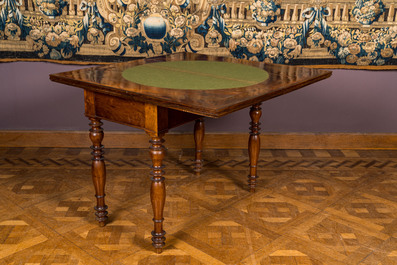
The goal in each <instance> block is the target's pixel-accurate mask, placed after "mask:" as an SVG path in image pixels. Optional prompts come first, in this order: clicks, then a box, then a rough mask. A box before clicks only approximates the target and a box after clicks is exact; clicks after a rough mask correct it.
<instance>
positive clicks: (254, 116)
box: [248, 103, 262, 192]
mask: <svg viewBox="0 0 397 265" xmlns="http://www.w3.org/2000/svg"><path fill="white" fill-rule="evenodd" d="M260 105H261V103H259V104H255V105H253V106H252V107H251V109H250V117H251V122H250V125H251V127H250V130H251V131H250V137H249V141H248V154H249V160H250V173H249V175H248V186H249V189H250V192H255V187H256V179H257V178H258V176H257V164H258V158H259V150H260V145H261V140H260V136H259V134H260V133H259V131H260V129H261V128H259V125H260V122H259V119H260V117H261V115H262V109H261V107H260Z"/></svg>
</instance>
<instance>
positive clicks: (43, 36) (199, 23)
mask: <svg viewBox="0 0 397 265" xmlns="http://www.w3.org/2000/svg"><path fill="white" fill-rule="evenodd" d="M180 51H184V52H185V51H187V52H198V53H205V54H213V55H222V56H234V57H236V58H242V59H248V60H255V61H265V62H268V63H280V64H291V65H313V66H314V65H315V66H317V67H318V66H321V67H327V68H357V69H397V0H387V1H386V0H353V1H351V0H345V1H335V0H330V1H321V0H314V1H307V0H306V1H299V3H297V1H292V0H239V1H237V0H230V1H225V0H162V1H160V0H96V1H94V0H68V1H65V0H26V1H22V0H0V61H3V62H5V61H16V60H28V61H30V60H33V61H36V60H38V61H40V60H44V61H52V62H60V63H81V64H89V63H107V62H117V61H125V60H131V59H134V58H142V57H148V56H158V55H162V54H166V53H174V52H180Z"/></svg>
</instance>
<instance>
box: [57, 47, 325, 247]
mask: <svg viewBox="0 0 397 265" xmlns="http://www.w3.org/2000/svg"><path fill="white" fill-rule="evenodd" d="M330 76H331V72H330V71H324V70H318V69H310V68H306V67H295V66H288V65H274V64H265V63H261V62H251V61H246V60H238V59H233V58H223V57H216V56H207V55H202V54H192V53H176V54H172V55H167V56H160V57H154V58H147V59H140V60H135V61H130V62H123V63H114V64H109V65H105V66H98V67H93V68H86V69H80V70H75V71H70V72H64V73H58V74H51V75H50V79H51V80H52V81H55V82H59V83H63V84H66V85H70V86H76V87H80V88H83V89H84V99H85V115H86V116H87V117H88V118H89V119H90V121H91V122H90V126H91V129H90V139H91V141H92V146H91V149H92V150H93V151H92V179H93V182H94V186H95V197H96V198H97V205H96V207H95V210H96V213H95V215H96V219H97V220H98V221H99V225H100V226H104V225H105V222H106V220H107V206H106V204H105V180H106V169H105V161H104V157H103V146H102V140H103V135H104V134H103V129H102V127H101V125H102V122H101V119H105V120H109V121H112V122H117V123H121V124H124V125H128V126H132V127H135V128H141V129H143V130H145V131H146V133H147V134H148V135H149V136H150V138H151V140H150V141H149V142H150V157H151V159H152V164H153V165H152V171H151V172H150V175H151V181H152V184H151V190H150V197H151V202H152V207H153V213H154V218H153V222H154V231H153V232H152V241H153V246H154V247H155V249H156V251H157V253H161V252H162V248H163V246H164V245H165V237H164V235H165V231H164V230H163V220H164V218H163V209H164V203H165V184H164V179H165V178H164V171H163V168H164V166H163V165H162V161H163V158H164V155H165V152H164V146H163V143H164V140H163V136H164V134H165V133H166V132H167V131H168V130H169V129H171V128H174V127H176V126H179V125H181V124H184V123H187V122H190V121H196V123H195V126H194V139H195V143H196V157H195V172H196V173H197V174H199V173H200V170H201V168H202V159H201V152H202V141H203V138H204V123H203V119H202V118H203V117H210V118H219V117H222V116H225V115H227V114H229V113H232V112H235V111H237V110H240V109H243V108H246V107H249V106H251V109H250V117H251V123H250V125H251V127H250V136H249V142H248V149H249V160H250V165H249V175H248V185H249V189H250V191H252V192H253V191H255V185H256V179H257V178H258V176H257V160H258V156H259V150H260V138H259V131H260V128H259V125H260V123H259V119H260V116H261V107H260V105H261V102H263V101H265V100H268V99H271V98H274V97H277V96H280V95H283V94H286V93H289V92H291V91H293V90H296V89H299V88H301V87H304V86H306V85H309V84H312V83H314V82H317V81H320V80H322V79H325V78H328V77H330Z"/></svg>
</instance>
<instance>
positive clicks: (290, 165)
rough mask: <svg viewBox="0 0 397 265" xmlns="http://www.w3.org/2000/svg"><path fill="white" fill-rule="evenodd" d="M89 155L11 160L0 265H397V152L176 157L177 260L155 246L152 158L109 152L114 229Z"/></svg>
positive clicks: (171, 228) (3, 197)
mask: <svg viewBox="0 0 397 265" xmlns="http://www.w3.org/2000/svg"><path fill="white" fill-rule="evenodd" d="M90 151H91V150H89V149H88V148H87V149H83V148H0V264H7V265H39V264H46V265H47V264H52V265H61V264H70V265H96V264H114V265H129V264H131V265H135V264H136V265H144V264H150V265H151V264H153V265H154V264H160V265H162V264H170V265H185V264H186V265H187V264H194V265H201V264H210V265H218V264H219V265H221V264H245V265H251V264H253V265H265V264H266V265H267V264H273V265H281V264H286V265H289V264H294V265H298V264H299V265H308V264H313V265H314V264H315V265H319V264H327V265H328V264H331V265H332V264H335V265H336V264H365V265H393V264H397V151H395V150H261V153H260V159H259V163H258V166H259V179H258V181H259V182H258V187H257V191H256V193H249V192H248V191H247V185H246V179H247V175H248V153H247V150H240V149H230V150H226V149H211V150H205V152H204V154H203V156H204V160H205V163H204V170H203V172H202V175H201V176H196V175H194V174H193V173H192V172H193V171H192V167H193V157H194V150H193V149H181V150H176V149H175V150H167V155H166V159H165V166H166V168H165V171H166V175H165V177H166V185H167V198H166V205H165V209H164V215H165V224H164V226H165V229H166V231H167V235H166V237H167V240H166V248H165V249H164V252H163V253H162V254H160V255H157V254H155V253H154V252H153V249H152V246H151V240H150V237H151V235H150V232H151V231H152V209H151V205H150V198H149V188H150V179H149V166H150V164H151V160H150V158H149V155H148V150H147V149H107V150H106V153H105V158H106V166H107V185H106V193H107V197H106V198H107V204H108V206H109V222H108V224H107V226H106V227H103V228H101V227H98V225H97V222H96V221H95V217H94V210H93V206H94V203H95V202H94V201H95V200H94V199H95V198H94V196H93V195H94V190H93V185H92V182H91V173H90V167H91V155H90Z"/></svg>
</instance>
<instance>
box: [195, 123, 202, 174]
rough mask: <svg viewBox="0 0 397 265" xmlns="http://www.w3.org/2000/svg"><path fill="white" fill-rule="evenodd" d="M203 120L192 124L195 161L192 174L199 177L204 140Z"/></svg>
mask: <svg viewBox="0 0 397 265" xmlns="http://www.w3.org/2000/svg"><path fill="white" fill-rule="evenodd" d="M204 132H205V127H204V119H203V118H200V119H197V120H196V122H195V124H194V143H195V150H196V152H195V159H194V165H195V166H194V172H195V173H196V175H200V173H201V170H202V168H203V157H202V154H203V140H204Z"/></svg>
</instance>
